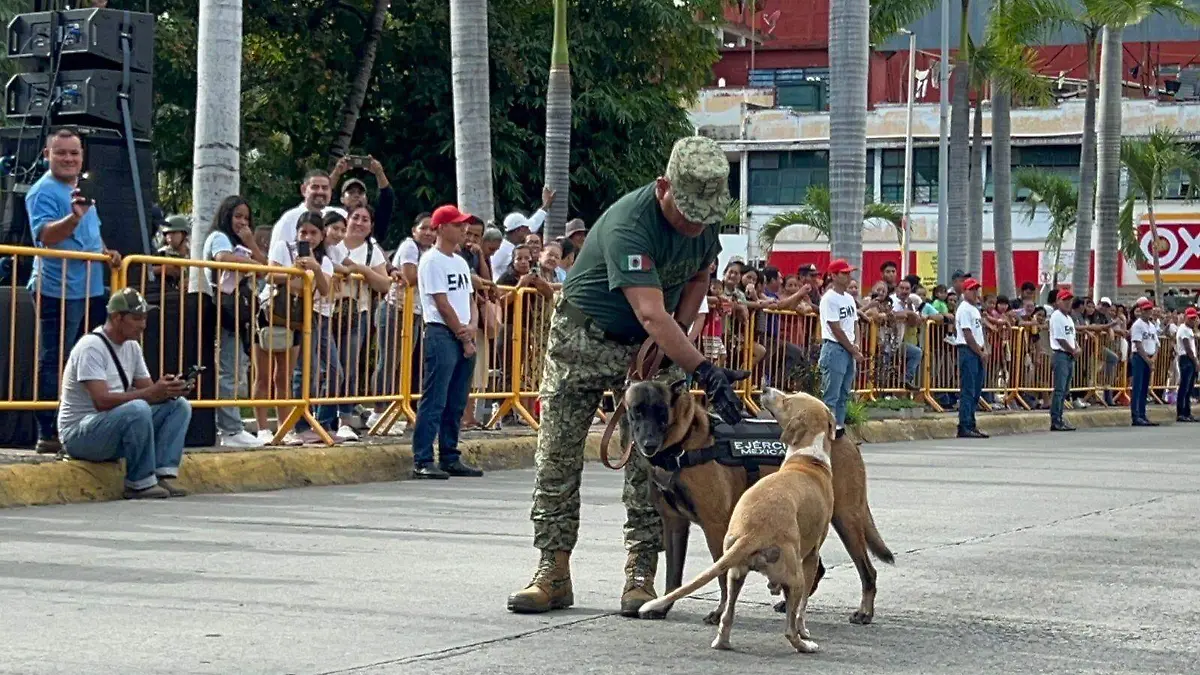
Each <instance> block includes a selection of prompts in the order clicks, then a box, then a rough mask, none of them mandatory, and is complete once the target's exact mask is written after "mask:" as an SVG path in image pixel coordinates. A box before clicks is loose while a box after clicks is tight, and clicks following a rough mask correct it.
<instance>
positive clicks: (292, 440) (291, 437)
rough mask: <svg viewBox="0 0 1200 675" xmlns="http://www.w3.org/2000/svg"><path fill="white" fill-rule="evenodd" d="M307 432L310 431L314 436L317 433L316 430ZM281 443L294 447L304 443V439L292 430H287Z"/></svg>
mask: <svg viewBox="0 0 1200 675" xmlns="http://www.w3.org/2000/svg"><path fill="white" fill-rule="evenodd" d="M308 433H311V434H312V435H314V436H316V435H317V432H315V431H312V432H308ZM283 444H284V445H288V446H292V447H295V446H298V445H304V439H303V438H302V437H301V436H300V434H298V433H296V432H294V431H289V432H287V433H286V434H284V435H283Z"/></svg>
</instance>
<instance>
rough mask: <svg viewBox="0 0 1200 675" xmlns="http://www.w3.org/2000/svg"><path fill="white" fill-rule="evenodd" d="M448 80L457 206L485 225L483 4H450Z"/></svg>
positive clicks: (483, 0) (488, 200) (487, 148)
mask: <svg viewBox="0 0 1200 675" xmlns="http://www.w3.org/2000/svg"><path fill="white" fill-rule="evenodd" d="M450 79H451V84H452V86H453V92H454V166H455V172H454V173H455V178H456V182H457V184H458V206H459V208H461V209H463V210H464V211H466V212H468V213H472V214H474V215H476V216H478V217H479V218H481V219H482V220H484V221H485V222H486V221H488V220H491V219H493V218H495V216H496V209H495V205H494V202H493V198H492V124H491V117H490V116H491V96H490V95H489V87H490V84H489V78H488V3H487V0H450ZM564 201H565V200H564Z"/></svg>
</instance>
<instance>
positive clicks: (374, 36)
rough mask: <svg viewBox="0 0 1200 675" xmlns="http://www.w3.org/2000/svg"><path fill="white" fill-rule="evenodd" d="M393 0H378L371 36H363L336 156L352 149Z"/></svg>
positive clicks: (335, 144)
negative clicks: (352, 141)
mask: <svg viewBox="0 0 1200 675" xmlns="http://www.w3.org/2000/svg"><path fill="white" fill-rule="evenodd" d="M390 6H391V0H375V7H374V9H373V10H372V12H371V23H370V25H369V26H368V27H367V35H366V37H365V38H364V39H363V43H362V49H361V55H360V56H359V61H358V72H357V73H355V75H354V82H353V83H352V84H351V85H350V92H349V93H348V94H347V95H346V101H345V103H344V104H343V105H342V110H341V113H340V114H341V116H342V125H341V128H340V129H339V130H338V134H337V136H336V137H335V138H334V140H333V145H332V146H331V147H330V148H329V154H330V155H331V156H332V157H341V156H342V155H345V154H346V150H348V149H349V148H350V140H351V139H353V138H354V127H356V126H358V116H359V114H360V113H361V112H362V105H363V101H364V100H366V98H367V85H369V84H370V83H371V73H372V71H374V70H375V52H376V51H377V50H378V49H379V38H380V36H381V35H382V34H383V22H384V20H385V19H386V18H387V12H388V7H390Z"/></svg>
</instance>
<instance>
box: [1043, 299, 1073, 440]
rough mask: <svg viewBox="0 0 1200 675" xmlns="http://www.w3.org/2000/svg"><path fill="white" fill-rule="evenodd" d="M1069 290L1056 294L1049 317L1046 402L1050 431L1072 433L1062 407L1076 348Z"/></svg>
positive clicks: (1067, 392)
mask: <svg viewBox="0 0 1200 675" xmlns="http://www.w3.org/2000/svg"><path fill="white" fill-rule="evenodd" d="M1074 299H1075V296H1074V295H1072V294H1071V291H1068V290H1067V289H1065V288H1064V289H1062V290H1060V291H1059V292H1058V296H1057V300H1056V301H1055V305H1056V306H1057V309H1055V310H1054V314H1052V315H1051V316H1050V349H1051V350H1053V352H1054V360H1053V362H1052V368H1053V372H1054V397H1053V398H1052V399H1051V400H1050V431H1075V427H1073V426H1071V425H1070V424H1067V423H1066V421H1065V420H1064V419H1063V408H1064V407H1065V406H1066V400H1067V396H1069V395H1070V393H1071V377H1072V376H1073V375H1074V374H1075V359H1076V357H1078V356H1079V347H1078V345H1077V344H1076V341H1075V321H1074V320H1073V319H1072V318H1071V302H1072V300H1074Z"/></svg>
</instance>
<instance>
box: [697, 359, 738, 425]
mask: <svg viewBox="0 0 1200 675" xmlns="http://www.w3.org/2000/svg"><path fill="white" fill-rule="evenodd" d="M694 374H695V376H696V382H697V383H698V384H699V385H700V387H701V388H703V389H704V393H705V394H707V395H708V404H709V407H711V408H712V410H713V412H715V413H716V414H717V416H719V417H720V418H721V419H722V420H724V421H725V423H726V424H737V423H738V422H739V421H741V419H742V402H741V399H739V398H738V395H737V393H736V392H734V391H733V383H734V382H737V381H739V380H744V379H746V378H747V377H750V372H749V371H745V370H730V369H729V368H722V367H720V366H714V365H713V364H712V363H711V362H709V361H704V362H702V363H701V364H700V366H699V367H698V368H696V372H695V373H694Z"/></svg>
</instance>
